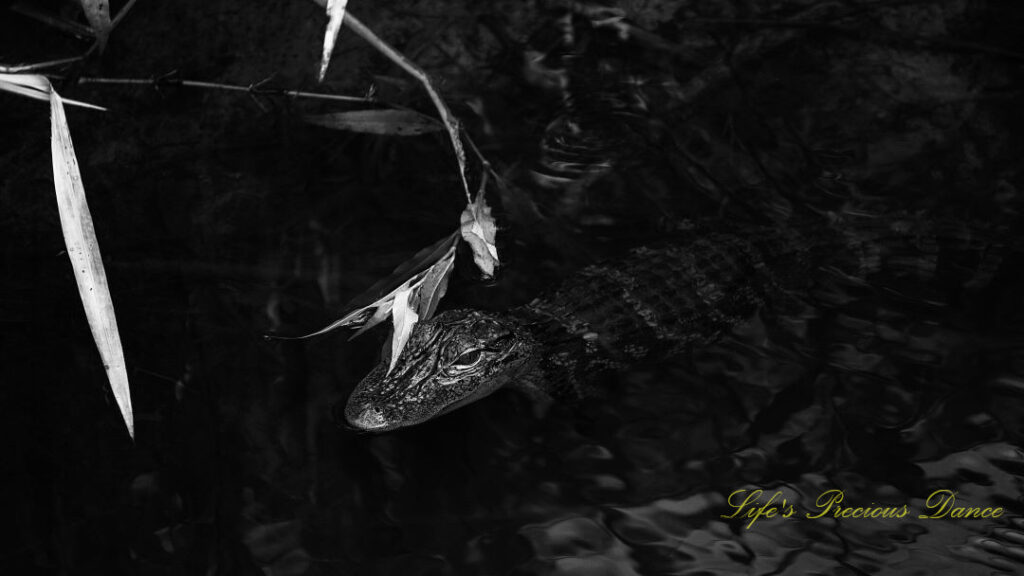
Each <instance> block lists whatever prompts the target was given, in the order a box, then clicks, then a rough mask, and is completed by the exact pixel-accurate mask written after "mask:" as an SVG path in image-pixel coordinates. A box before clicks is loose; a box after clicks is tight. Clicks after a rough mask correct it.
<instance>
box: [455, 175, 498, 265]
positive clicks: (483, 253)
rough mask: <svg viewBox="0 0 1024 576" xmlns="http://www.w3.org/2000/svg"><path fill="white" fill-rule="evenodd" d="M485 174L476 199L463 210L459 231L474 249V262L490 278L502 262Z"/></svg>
mask: <svg viewBox="0 0 1024 576" xmlns="http://www.w3.org/2000/svg"><path fill="white" fill-rule="evenodd" d="M484 174H485V177H484V181H483V182H481V184H480V190H478V191H477V193H476V199H475V200H474V201H473V202H472V203H471V204H469V205H468V206H466V209H465V210H463V211H462V217H461V219H460V227H459V231H460V232H461V233H462V237H463V238H464V239H465V240H466V242H468V243H469V247H470V248H472V250H473V262H475V263H476V265H477V267H479V268H480V271H481V272H483V274H484V277H485V278H490V277H492V276H494V270H495V268H497V267H498V265H499V264H500V262H499V260H498V248H497V246H496V245H495V240H494V238H495V235H496V233H497V226H496V225H495V223H494V217H493V216H492V215H491V208H490V207H489V206H488V205H487V200H486V198H485V197H484V190H485V188H486V184H487V179H486V172H485V173H484Z"/></svg>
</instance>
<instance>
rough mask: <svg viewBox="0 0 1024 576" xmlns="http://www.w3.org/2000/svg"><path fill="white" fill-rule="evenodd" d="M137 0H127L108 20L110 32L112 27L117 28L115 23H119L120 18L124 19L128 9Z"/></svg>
mask: <svg viewBox="0 0 1024 576" xmlns="http://www.w3.org/2000/svg"><path fill="white" fill-rule="evenodd" d="M138 1H139V0H128V3H127V4H125V5H124V6H123V7H122V8H121V11H120V12H118V13H117V15H116V16H114V19H113V20H111V21H110V31H111V32H113V31H114V29H115V28H117V25H118V24H120V23H121V20H124V17H125V16H127V15H128V11H129V10H131V9H132V7H133V6H135V3H136V2H138Z"/></svg>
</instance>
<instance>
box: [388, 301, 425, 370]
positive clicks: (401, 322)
mask: <svg viewBox="0 0 1024 576" xmlns="http://www.w3.org/2000/svg"><path fill="white" fill-rule="evenodd" d="M413 290H414V288H413V287H410V288H404V289H399V290H398V291H397V292H396V293H395V298H394V305H393V306H392V307H391V323H392V324H393V325H394V327H395V332H394V334H392V336H391V362H389V363H388V374H390V373H391V371H392V370H394V369H395V363H396V362H398V357H399V356H400V355H401V354H402V350H403V349H404V348H405V344H406V342H408V341H409V336H411V335H412V329H413V327H414V326H416V323H417V322H419V319H420V317H419V315H418V314H416V310H414V309H413V308H414V306H410V302H409V296H410V295H411V293H412V292H413Z"/></svg>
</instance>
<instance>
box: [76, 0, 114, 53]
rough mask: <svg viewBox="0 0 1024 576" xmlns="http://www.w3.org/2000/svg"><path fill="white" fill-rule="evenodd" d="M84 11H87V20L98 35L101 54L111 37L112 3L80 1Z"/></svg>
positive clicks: (106, 0) (104, 0) (101, 0)
mask: <svg viewBox="0 0 1024 576" xmlns="http://www.w3.org/2000/svg"><path fill="white" fill-rule="evenodd" d="M79 2H80V3H81V4H82V10H84V11H85V18H86V19H87V20H88V21H89V26H91V27H92V31H93V33H94V34H96V44H97V48H98V49H99V51H100V53H102V52H103V48H105V47H106V45H107V38H109V37H110V29H111V27H112V25H111V23H110V2H109V0H79Z"/></svg>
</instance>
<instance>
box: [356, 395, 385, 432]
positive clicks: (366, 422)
mask: <svg viewBox="0 0 1024 576" xmlns="http://www.w3.org/2000/svg"><path fill="white" fill-rule="evenodd" d="M345 421H346V422H347V423H348V425H349V426H352V427H353V428H356V429H357V430H364V431H367V432H372V431H374V430H380V429H382V428H386V427H387V425H388V422H387V420H386V419H385V418H384V414H383V412H381V411H380V410H378V409H377V408H374V407H373V406H372V405H370V404H369V403H366V402H353V401H352V400H351V399H350V400H349V402H348V404H347V405H346V406H345Z"/></svg>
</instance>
